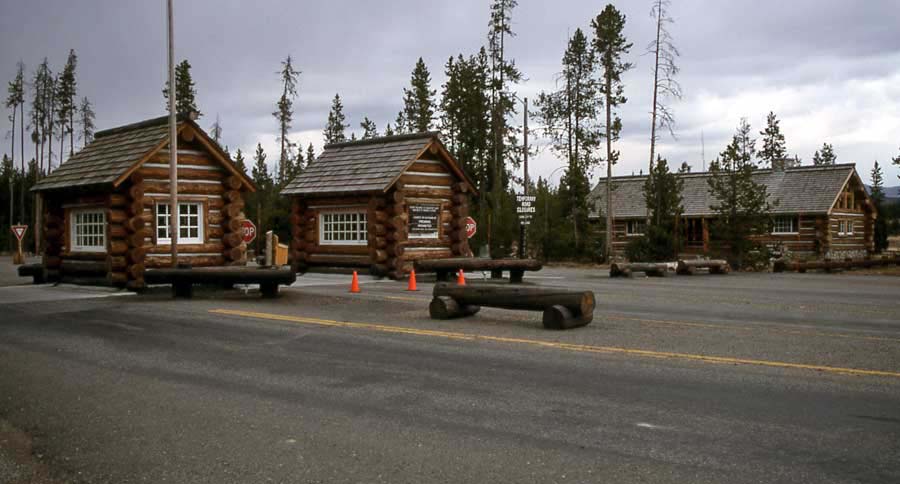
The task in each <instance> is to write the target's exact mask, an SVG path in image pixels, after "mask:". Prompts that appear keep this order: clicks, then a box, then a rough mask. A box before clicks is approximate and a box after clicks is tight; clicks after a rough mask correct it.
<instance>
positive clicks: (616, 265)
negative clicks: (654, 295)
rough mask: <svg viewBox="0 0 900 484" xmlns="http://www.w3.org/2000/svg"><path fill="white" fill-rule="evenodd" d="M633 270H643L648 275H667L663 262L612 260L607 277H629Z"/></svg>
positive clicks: (666, 268)
mask: <svg viewBox="0 0 900 484" xmlns="http://www.w3.org/2000/svg"><path fill="white" fill-rule="evenodd" d="M634 272H643V273H644V274H646V275H647V276H648V277H666V276H668V275H669V272H668V265H667V264H666V263H665V262H613V263H612V264H610V265H609V277H630V276H631V275H632V273H634Z"/></svg>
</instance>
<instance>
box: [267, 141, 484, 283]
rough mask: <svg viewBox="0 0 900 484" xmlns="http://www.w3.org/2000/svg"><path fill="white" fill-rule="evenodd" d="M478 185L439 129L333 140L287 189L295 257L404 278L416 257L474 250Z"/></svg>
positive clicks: (299, 263) (296, 261)
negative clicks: (470, 226) (469, 230)
mask: <svg viewBox="0 0 900 484" xmlns="http://www.w3.org/2000/svg"><path fill="white" fill-rule="evenodd" d="M474 192H475V188H474V184H473V183H472V182H471V180H470V179H469V178H468V177H467V176H466V174H465V173H464V171H463V170H462V168H461V167H460V166H459V164H458V163H457V162H456V160H455V159H454V158H453V156H451V155H450V153H449V152H448V151H447V149H446V148H445V147H444V145H443V143H441V141H440V139H439V138H438V134H437V133H434V132H426V133H418V134H409V135H400V136H389V137H380V138H372V139H366V140H362V141H352V142H347V143H337V144H330V145H327V146H325V149H324V151H323V152H322V154H321V155H320V156H319V157H318V158H317V159H316V160H315V162H313V163H312V164H311V165H310V166H308V167H307V168H306V170H305V171H304V172H303V173H302V174H300V175H299V176H298V177H297V178H295V179H294V180H292V181H291V183H290V184H288V186H287V187H285V189H284V190H283V191H282V194H283V195H286V196H289V197H291V200H292V204H291V216H290V223H291V235H292V241H291V262H292V265H293V266H294V268H295V270H297V271H304V270H306V269H307V268H308V267H311V266H332V267H355V268H368V269H369V270H370V272H371V273H372V274H375V275H387V276H390V277H391V278H394V279H399V278H402V277H404V276H405V274H406V273H408V272H409V271H410V270H411V269H412V267H413V263H414V262H415V261H416V260H421V259H432V258H433V259H437V258H448V257H468V256H471V251H470V250H469V243H468V239H467V237H466V218H467V217H468V215H469V196H470V194H473V193H474Z"/></svg>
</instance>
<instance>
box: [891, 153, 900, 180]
mask: <svg viewBox="0 0 900 484" xmlns="http://www.w3.org/2000/svg"><path fill="white" fill-rule="evenodd" d="M891 162H892V163H893V164H894V165H895V166H900V155H897V157H896V158H893V159H891ZM897 178H900V175H897Z"/></svg>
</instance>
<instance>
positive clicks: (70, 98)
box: [57, 49, 78, 162]
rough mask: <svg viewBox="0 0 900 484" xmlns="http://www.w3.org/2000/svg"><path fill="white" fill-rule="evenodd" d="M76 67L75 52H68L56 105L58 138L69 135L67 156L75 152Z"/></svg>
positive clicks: (60, 156) (60, 150)
mask: <svg viewBox="0 0 900 484" xmlns="http://www.w3.org/2000/svg"><path fill="white" fill-rule="evenodd" d="M77 65H78V56H77V55H75V50H74V49H71V50H69V57H68V59H66V66H65V67H64V68H63V72H62V75H60V78H59V85H58V86H57V93H58V98H59V101H58V104H59V129H60V138H63V139H64V138H65V136H66V135H69V156H71V155H72V153H74V152H75V114H76V111H77V110H78V105H77V104H76V99H75V96H76V95H77V93H78V81H77V79H76V78H75V68H76V66H77ZM59 152H60V155H59V159H60V162H62V160H63V146H62V144H60V149H59Z"/></svg>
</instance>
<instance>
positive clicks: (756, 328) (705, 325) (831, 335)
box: [364, 294, 900, 343]
mask: <svg viewBox="0 0 900 484" xmlns="http://www.w3.org/2000/svg"><path fill="white" fill-rule="evenodd" d="M372 296H373V297H376V298H383V299H390V300H394V301H409V302H428V301H430V299H428V298H424V297H409V296H385V295H381V294H374V295H372ZM364 297H365V296H364ZM602 317H605V318H608V319H616V320H620V321H636V322H639V323H644V324H656V325H666V326H686V327H694V328H713V329H725V330H732V331H743V332H757V331H760V330H762V331H766V332H770V333H781V334H790V335H798V336H821V337H826V338H844V339H861V340H868V341H887V342H892V343H900V338H891V337H889V336H865V335H860V334H845V333H832V332H823V331H807V330H795V329H781V328H773V327H771V326H769V325H766V324H759V325H756V326H745V325H737V324H733V325H732V324H716V323H700V322H695V321H677V320H663V319H645V318H632V317H628V316H621V315H616V314H606V315H602Z"/></svg>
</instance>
